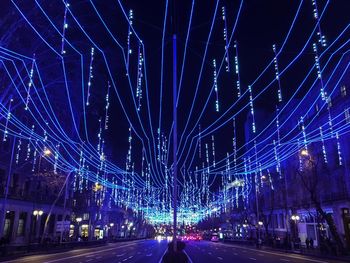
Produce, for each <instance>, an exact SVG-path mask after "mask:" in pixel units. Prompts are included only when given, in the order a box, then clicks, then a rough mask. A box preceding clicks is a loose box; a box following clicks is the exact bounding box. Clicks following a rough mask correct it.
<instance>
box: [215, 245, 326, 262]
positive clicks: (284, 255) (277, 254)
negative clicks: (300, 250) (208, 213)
mask: <svg viewBox="0 0 350 263" xmlns="http://www.w3.org/2000/svg"><path fill="white" fill-rule="evenodd" d="M220 245H221V246H224V247H231V248H233V249H235V248H234V247H233V246H234V245H226V244H220ZM236 248H238V247H237V246H236ZM240 248H241V247H240ZM246 250H250V251H255V252H256V251H257V250H256V249H252V248H246ZM260 252H261V253H264V254H270V255H275V256H282V257H289V258H294V259H299V260H305V261H311V262H317V263H329V262H328V261H324V260H317V259H312V258H307V257H305V256H298V255H293V254H291V255H286V254H282V253H276V252H272V251H260Z"/></svg>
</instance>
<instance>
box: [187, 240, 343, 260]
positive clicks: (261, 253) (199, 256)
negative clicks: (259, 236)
mask: <svg viewBox="0 0 350 263" xmlns="http://www.w3.org/2000/svg"><path fill="white" fill-rule="evenodd" d="M186 253H187V255H188V256H189V257H190V259H191V260H192V262H193V263H199V262H219V263H233V262H237V263H255V262H256V263H257V262H259V263H260V262H261V263H286V262H290V263H313V262H315V263H333V262H334V263H335V262H338V263H339V262H341V261H335V260H333V261H332V260H328V259H319V258H313V257H306V256H301V255H296V254H286V253H280V252H273V251H265V250H257V249H254V248H248V247H241V246H233V245H230V244H222V243H213V242H207V241H200V242H191V243H187V246H186Z"/></svg>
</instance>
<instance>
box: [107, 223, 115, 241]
mask: <svg viewBox="0 0 350 263" xmlns="http://www.w3.org/2000/svg"><path fill="white" fill-rule="evenodd" d="M113 227H114V223H109V229H110V232H109V231H108V233H110V236H111V237H112V238H113Z"/></svg>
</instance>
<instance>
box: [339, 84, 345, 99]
mask: <svg viewBox="0 0 350 263" xmlns="http://www.w3.org/2000/svg"><path fill="white" fill-rule="evenodd" d="M340 92H341V96H342V97H345V96H346V86H345V85H343V86H341V87H340Z"/></svg>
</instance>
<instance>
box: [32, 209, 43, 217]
mask: <svg viewBox="0 0 350 263" xmlns="http://www.w3.org/2000/svg"><path fill="white" fill-rule="evenodd" d="M43 213H44V211H43V210H34V211H33V215H34V216H36V217H38V216H42V215H43Z"/></svg>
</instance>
